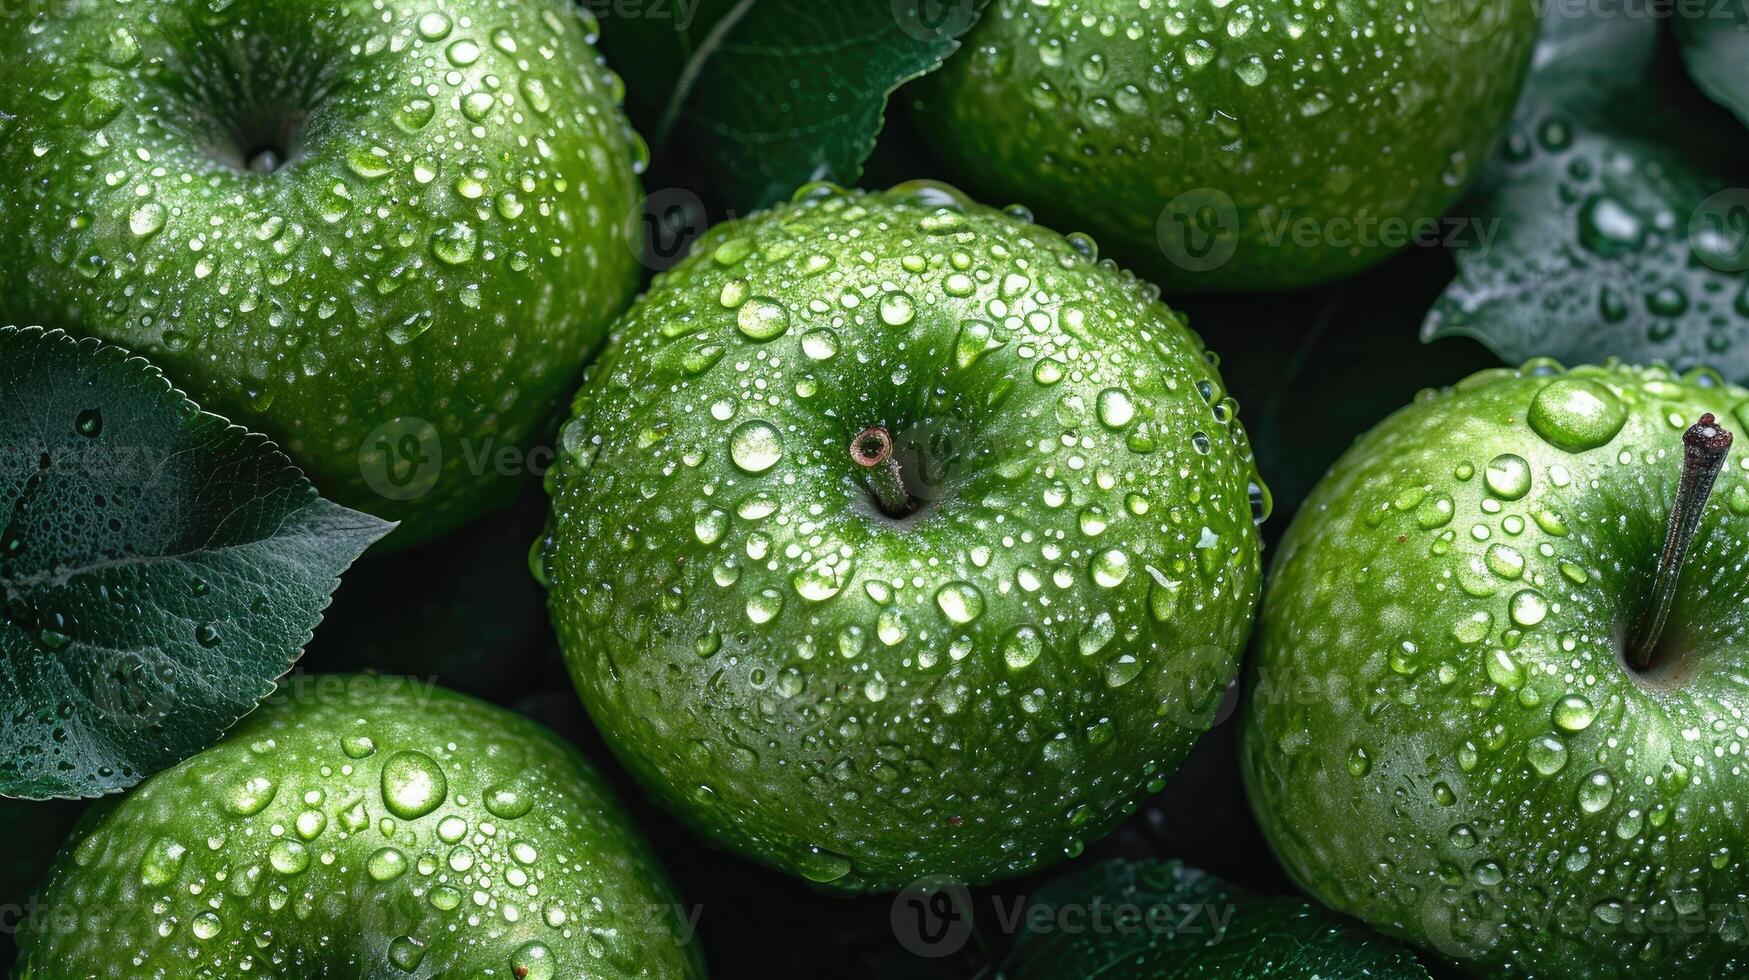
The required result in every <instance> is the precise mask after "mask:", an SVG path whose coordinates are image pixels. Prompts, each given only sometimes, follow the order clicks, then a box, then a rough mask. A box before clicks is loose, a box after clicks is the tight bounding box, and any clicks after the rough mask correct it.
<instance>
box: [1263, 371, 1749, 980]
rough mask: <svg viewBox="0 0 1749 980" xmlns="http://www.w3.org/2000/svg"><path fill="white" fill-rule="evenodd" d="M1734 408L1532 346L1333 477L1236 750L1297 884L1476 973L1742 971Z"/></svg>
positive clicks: (1292, 572) (1740, 632) (1748, 699)
mask: <svg viewBox="0 0 1749 980" xmlns="http://www.w3.org/2000/svg"><path fill="white" fill-rule="evenodd" d="M1712 416H1716V417H1717V420H1724V421H1723V422H1722V423H1720V422H1718V421H1717V420H1715V419H1714V418H1712ZM1746 420H1749V391H1745V390H1743V389H1741V388H1738V387H1735V386H1733V385H1728V384H1725V383H1724V382H1722V381H1721V380H1720V379H1719V377H1718V376H1717V375H1716V374H1712V373H1710V372H1707V371H1704V370H1697V371H1695V372H1692V373H1689V374H1686V375H1682V376H1680V377H1679V376H1677V375H1675V374H1673V373H1671V372H1670V371H1668V370H1666V369H1664V368H1659V367H1652V368H1639V367H1629V366H1622V365H1616V364H1610V365H1607V366H1603V367H1582V368H1575V369H1573V370H1571V371H1563V370H1562V369H1560V368H1559V367H1558V366H1556V365H1554V364H1552V363H1550V362H1540V363H1539V362H1532V363H1530V364H1527V365H1526V366H1525V367H1524V368H1523V369H1519V370H1511V369H1495V370H1491V371H1484V372H1482V373H1480V374H1476V375H1474V376H1472V377H1470V378H1469V379H1467V380H1465V381H1463V382H1461V383H1459V384H1458V385H1456V386H1455V387H1453V388H1450V389H1447V390H1444V391H1440V392H1437V393H1436V392H1427V393H1425V394H1424V395H1423V397H1421V398H1418V399H1417V400H1416V401H1415V403H1414V404H1413V405H1411V406H1409V407H1408V408H1405V409H1403V410H1401V411H1399V412H1398V413H1396V414H1395V415H1393V416H1391V417H1390V418H1389V419H1387V420H1385V421H1384V422H1383V423H1381V424H1380V425H1379V426H1378V427H1377V428H1375V429H1373V430H1372V431H1371V432H1370V433H1368V434H1367V435H1366V436H1364V437H1362V438H1361V439H1360V440H1359V441H1358V442H1357V443H1356V444H1355V445H1354V447H1353V448H1352V449H1351V450H1350V451H1349V452H1348V454H1347V455H1345V456H1343V457H1342V459H1341V460H1340V461H1338V462H1337V463H1336V464H1335V466H1334V467H1333V468H1332V469H1331V471H1330V472H1329V474H1328V475H1327V476H1326V477H1325V478H1324V480H1323V482H1322V483H1320V484H1319V486H1318V488H1317V489H1316V490H1315V491H1314V492H1313V493H1312V495H1311V497H1310V498H1309V499H1308V500H1307V502H1306V504H1305V505H1304V507H1302V509H1301V510H1300V513H1299V516H1298V518H1296V520H1295V521H1294V523H1293V525H1292V527H1291V528H1290V529H1289V530H1288V533H1287V535H1286V538H1285V539H1284V541H1283V543H1282V547H1281V551H1280V552H1279V554H1278V555H1277V556H1276V560H1275V564H1274V567H1273V571H1272V578H1271V582H1270V586H1269V589H1268V593H1267V596H1266V598H1265V600H1264V611H1263V622H1262V627H1261V630H1260V642H1259V653H1258V659H1257V662H1256V670H1255V674H1254V677H1253V683H1252V689H1251V697H1250V698H1249V700H1248V708H1247V714H1246V718H1245V739H1244V747H1243V752H1242V756H1243V760H1244V770H1245V777H1246V784H1247V788H1248V790H1249V792H1250V796H1251V800H1252V805H1253V807H1254V808H1255V810H1256V812H1257V814H1258V817H1259V819H1260V820H1261V822H1262V825H1263V827H1264V830H1265V832H1266V834H1267V835H1268V837H1269V838H1270V840H1271V842H1272V844H1273V845H1274V848H1275V850H1276V853H1277V855H1278V856H1279V857H1280V858H1281V860H1282V863H1283V864H1284V865H1285V866H1286V868H1287V869H1288V871H1289V872H1290V873H1292V874H1293V876H1294V877H1295V878H1296V879H1297V880H1298V881H1299V882H1300V883H1301V884H1302V885H1304V886H1305V887H1306V888H1307V889H1308V890H1309V891H1311V892H1312V893H1313V894H1314V895H1316V896H1318V897H1319V898H1321V899H1322V900H1324V901H1325V902H1326V903H1328V904H1330V905H1332V906H1334V907H1335V908H1337V909H1339V910H1341V911H1344V912H1347V913H1349V914H1352V915H1355V916H1358V917H1360V918H1362V919H1365V920H1367V921H1369V922H1371V923H1373V924H1374V925H1376V926H1378V927H1380V928H1382V929H1384V930H1385V931H1387V932H1390V933H1393V934H1395V935H1398V936H1402V937H1404V938H1407V939H1410V940H1412V941H1414V942H1417V943H1420V944H1423V945H1425V946H1429V947H1432V948H1434V949H1436V950H1439V951H1440V952H1443V953H1445V954H1446V955H1448V956H1450V957H1452V958H1455V959H1458V960H1462V961H1464V962H1465V963H1466V964H1467V966H1468V967H1469V968H1470V969H1471V970H1472V971H1474V972H1475V973H1477V974H1478V975H1484V976H1490V977H1553V976H1561V977H1574V978H1606V977H1607V978H1613V977H1659V978H1670V977H1715V976H1733V975H1736V973H1737V972H1739V971H1741V970H1743V969H1745V968H1749V955H1746V954H1745V952H1744V943H1745V941H1749V923H1746V922H1745V921H1744V918H1743V909H1744V907H1745V906H1744V905H1743V903H1745V902H1749V829H1746V828H1745V824H1744V822H1743V818H1742V806H1743V800H1744V799H1745V795H1746V794H1749V775H1746V774H1745V770H1744V763H1743V761H1742V758H1741V754H1742V751H1743V741H1744V739H1745V737H1746V732H1745V730H1744V728H1743V726H1744V724H1745V717H1746V715H1749V688H1746V687H1745V683H1744V680H1743V676H1744V670H1745V664H1744V660H1743V649H1744V648H1743V642H1742V638H1743V636H1744V632H1745V628H1746V627H1749V601H1746V598H1749V586H1746V585H1745V581H1744V577H1743V555H1744V549H1745V547H1749V457H1745V455H1744V454H1743V453H1742V452H1741V450H1738V451H1732V452H1731V453H1730V456H1731V458H1730V459H1729V461H1728V462H1727V460H1726V458H1725V453H1726V451H1727V449H1728V445H1729V440H1730V437H1729V434H1728V433H1725V432H1724V430H1723V428H1722V426H1726V425H1728V426H1731V427H1741V426H1742V425H1743V424H1744V423H1745V421H1746ZM1685 430H1687V431H1685ZM1721 466H1722V468H1723V469H1724V471H1725V475H1724V476H1723V477H1722V478H1721V479H1720V481H1719V483H1718V485H1717V489H1716V491H1714V492H1712V493H1711V494H1710V496H1709V493H1708V491H1709V488H1710V487H1712V480H1713V476H1714V475H1715V474H1716V472H1717V469H1718V468H1719V467H1721ZM1709 500H1710V502H1709ZM1690 543H1691V544H1692V547H1690V546H1689V545H1690Z"/></svg>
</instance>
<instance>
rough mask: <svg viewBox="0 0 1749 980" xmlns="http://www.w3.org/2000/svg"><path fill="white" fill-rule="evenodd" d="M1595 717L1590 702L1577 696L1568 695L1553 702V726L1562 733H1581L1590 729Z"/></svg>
mask: <svg viewBox="0 0 1749 980" xmlns="http://www.w3.org/2000/svg"><path fill="white" fill-rule="evenodd" d="M1595 716H1596V712H1595V710H1594V709H1593V708H1592V707H1591V702H1590V701H1587V700H1585V699H1584V698H1582V697H1580V696H1579V695H1577V694H1569V695H1567V696H1566V697H1564V698H1562V699H1561V700H1559V701H1557V702H1555V710H1554V720H1555V726H1556V727H1557V728H1559V729H1561V730H1562V731H1564V732H1582V731H1584V730H1585V729H1587V728H1590V727H1591V721H1592V719H1593V718H1594V717H1595Z"/></svg>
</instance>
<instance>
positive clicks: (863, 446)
mask: <svg viewBox="0 0 1749 980" xmlns="http://www.w3.org/2000/svg"><path fill="white" fill-rule="evenodd" d="M850 458H851V459H852V460H854V461H855V462H856V465H858V466H860V467H862V468H863V470H864V471H866V476H867V479H868V488H869V492H871V493H873V494H874V497H875V500H876V501H877V502H878V503H879V504H880V506H881V512H882V513H884V514H886V515H887V516H888V517H904V516H905V515H907V514H909V513H911V495H910V494H909V493H906V492H905V481H904V480H902V479H901V478H900V476H899V461H898V460H896V459H894V458H893V434H892V433H891V432H888V431H887V430H886V429H885V428H884V427H882V426H878V425H871V426H869V427H868V428H866V429H864V430H862V431H861V432H858V433H857V434H856V438H854V439H852V440H850Z"/></svg>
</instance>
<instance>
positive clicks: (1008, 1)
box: [916, 0, 1537, 290]
mask: <svg viewBox="0 0 1749 980" xmlns="http://www.w3.org/2000/svg"><path fill="white" fill-rule="evenodd" d="M1536 32H1537V13H1536V5H1535V4H1534V3H1531V2H1529V0H1473V2H1471V0H1429V2H1426V3H1422V2H1418V0H1354V2H1348V3H1340V4H1297V3H1294V4H1290V3H1250V2H1240V3H1229V2H1226V0H1192V2H1188V3H1161V4H1156V5H1152V6H1150V5H1148V4H1139V5H1138V4H1137V3H1136V2H1135V0H993V2H992V3H991V4H990V6H989V8H988V9H987V10H986V11H985V12H984V14H983V17H982V19H981V20H980V21H979V22H978V24H977V26H976V27H974V28H973V29H972V31H971V32H970V33H969V34H968V35H967V37H966V43H965V47H964V49H963V50H961V51H960V52H959V54H958V55H957V56H955V57H954V58H952V59H950V60H949V61H948V63H947V64H946V65H945V66H944V67H943V68H942V70H940V71H938V72H936V73H934V74H933V75H930V76H929V77H928V78H927V79H925V80H924V82H923V83H922V84H921V85H920V87H919V89H918V90H917V93H916V104H917V105H918V110H919V111H918V117H919V122H920V123H921V125H920V127H919V128H920V129H921V130H922V132H923V133H924V135H925V138H926V139H928V140H929V141H930V142H931V143H932V144H933V145H934V147H935V148H936V150H937V151H938V152H939V153H941V155H942V156H943V157H944V158H945V159H946V160H947V161H948V162H949V164H950V165H951V166H952V167H953V168H954V170H955V172H956V173H957V174H960V175H963V176H964V178H965V179H966V180H967V182H968V183H969V184H970V185H971V186H973V187H974V188H975V189H977V190H978V191H980V192H981V193H983V194H984V195H985V196H986V197H994V198H999V199H1002V200H1016V201H1020V202H1022V203H1025V204H1027V205H1029V206H1031V207H1033V208H1034V209H1035V210H1036V211H1037V212H1038V213H1039V215H1040V216H1041V217H1043V218H1044V219H1045V220H1046V221H1049V222H1055V223H1057V224H1058V225H1059V226H1061V227H1073V228H1078V229H1081V230H1084V231H1087V232H1091V233H1092V234H1093V235H1094V236H1095V237H1097V238H1098V239H1099V240H1100V241H1101V242H1103V243H1105V245H1106V246H1107V247H1108V248H1109V249H1110V250H1112V251H1113V252H1114V254H1117V255H1118V256H1119V257H1120V258H1121V259H1123V260H1124V261H1128V262H1132V263H1134V264H1135V265H1136V266H1137V268H1138V271H1143V272H1147V273H1150V274H1152V275H1154V276H1156V277H1157V278H1158V280H1159V281H1160V282H1161V283H1162V284H1163V285H1165V286H1167V287H1168V288H1169V289H1173V290H1187V289H1243V290H1257V289H1276V288H1285V287H1291V286H1303V285H1308V284H1312V283H1317V282H1324V281H1328V280H1330V279H1335V278H1338V277H1341V276H1346V275H1350V274H1352V273H1355V272H1358V271H1360V270H1361V269H1364V268H1366V267H1367V266H1368V265H1371V264H1373V263H1375V262H1377V261H1379V260H1381V259H1383V258H1384V257H1386V256H1388V255H1390V254H1391V253H1392V252H1393V251H1395V250H1397V249H1398V248H1401V247H1404V246H1405V245H1407V244H1410V243H1412V242H1419V243H1423V244H1430V243H1435V242H1438V241H1440V240H1443V239H1445V238H1447V237H1449V236H1450V235H1451V234H1453V233H1456V234H1466V233H1468V229H1466V228H1464V227H1463V226H1462V225H1453V224H1444V223H1440V222H1439V221H1438V220H1437V219H1438V218H1439V216H1440V215H1441V214H1442V213H1443V212H1444V211H1445V210H1446V208H1448V207H1450V206H1451V204H1452V203H1453V202H1455V201H1456V200H1457V199H1458V197H1459V196H1460V195H1461V194H1462V193H1463V190H1464V188H1465V187H1466V186H1467V185H1468V184H1469V182H1470V179H1471V178H1472V177H1473V176H1474V175H1475V174H1476V172H1477V171H1478V170H1479V168H1480V166H1481V164H1482V163H1483V162H1484V161H1485V160H1486V159H1487V157H1488V154H1489V152H1490V151H1491V149H1492V147H1493V145H1494V142H1495V140H1496V139H1497V138H1498V137H1499V134H1500V131H1501V128H1502V126H1503V125H1504V123H1505V122H1506V120H1507V118H1508V116H1509V115H1510V113H1511V110H1512V105H1513V101H1514V99H1515V98H1516V96H1517V93H1518V90H1519V87H1520V85H1521V84H1522V82H1523V79H1524V75H1525V70H1526V67H1527V65H1528V62H1529V57H1530V49H1531V45H1532V42H1533V41H1534V39H1535V37H1536Z"/></svg>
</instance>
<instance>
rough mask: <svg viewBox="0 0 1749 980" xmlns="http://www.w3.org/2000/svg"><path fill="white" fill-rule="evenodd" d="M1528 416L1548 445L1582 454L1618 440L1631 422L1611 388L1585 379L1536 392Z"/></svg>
mask: <svg viewBox="0 0 1749 980" xmlns="http://www.w3.org/2000/svg"><path fill="white" fill-rule="evenodd" d="M1527 417H1528V419H1529V421H1530V427H1531V429H1532V431H1534V432H1535V433H1536V434H1537V435H1539V436H1541V437H1542V439H1543V441H1544V442H1547V443H1548V444H1549V445H1551V446H1554V447H1555V448H1557V449H1563V450H1566V451H1567V452H1570V453H1582V452H1585V451H1586V450H1590V449H1596V448H1598V447H1599V446H1604V445H1607V444H1608V443H1609V442H1610V441H1611V440H1612V439H1614V438H1615V437H1616V434H1617V433H1619V432H1620V431H1621V429H1622V426H1623V425H1625V424H1626V423H1627V418H1628V411H1627V407H1626V406H1625V405H1623V404H1622V403H1621V399H1619V398H1617V397H1616V396H1615V393H1614V392H1612V391H1610V390H1609V389H1608V388H1605V387H1604V386H1602V385H1600V384H1597V383H1596V382H1593V381H1587V380H1585V379H1583V378H1571V377H1563V378H1556V379H1555V380H1553V381H1551V382H1549V383H1548V384H1546V385H1544V386H1543V388H1542V390H1541V391H1538V392H1537V393H1536V398H1535V399H1534V400H1533V401H1531V403H1530V412H1529V414H1528V416H1527ZM1508 499H1511V498H1508Z"/></svg>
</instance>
